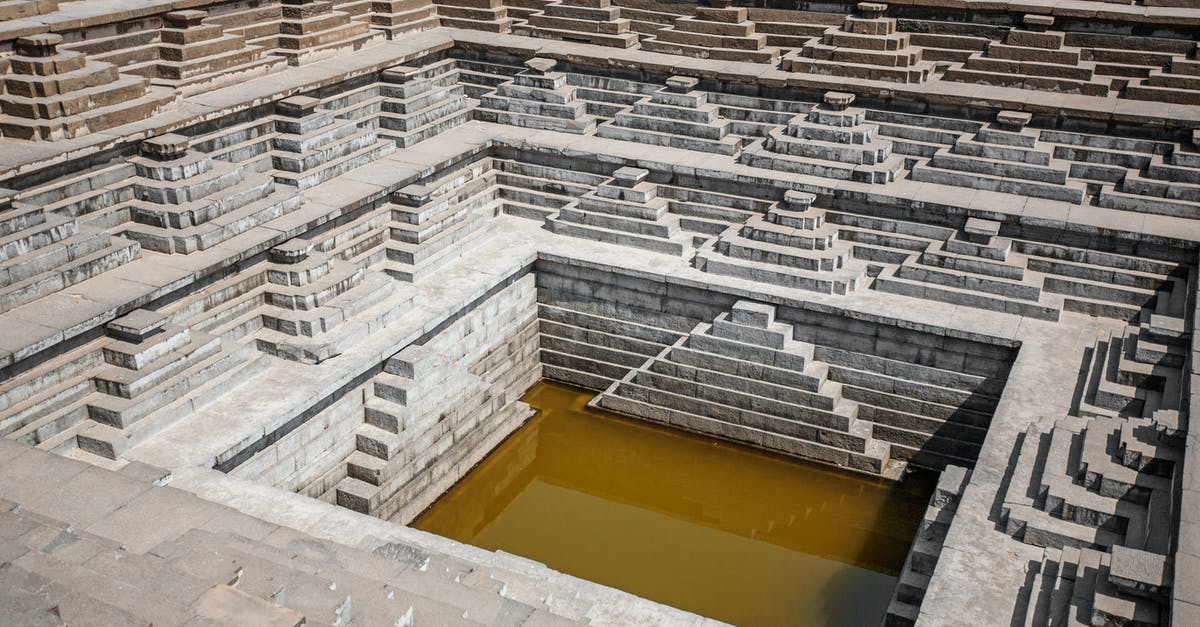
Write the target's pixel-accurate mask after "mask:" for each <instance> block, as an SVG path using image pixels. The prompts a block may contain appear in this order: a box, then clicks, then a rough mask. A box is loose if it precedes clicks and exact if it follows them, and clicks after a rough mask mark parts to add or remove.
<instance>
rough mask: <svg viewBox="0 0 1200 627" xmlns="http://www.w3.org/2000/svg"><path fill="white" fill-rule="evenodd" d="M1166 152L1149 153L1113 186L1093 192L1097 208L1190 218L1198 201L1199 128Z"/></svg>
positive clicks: (1199, 189)
mask: <svg viewBox="0 0 1200 627" xmlns="http://www.w3.org/2000/svg"><path fill="white" fill-rule="evenodd" d="M1190 139H1191V141H1190V142H1184V143H1182V144H1177V145H1175V146H1173V147H1172V148H1171V150H1170V152H1168V153H1167V154H1166V155H1161V154H1151V155H1149V158H1148V160H1147V162H1146V164H1145V167H1144V168H1142V169H1140V171H1133V170H1132V169H1130V170H1128V171H1126V172H1125V173H1124V174H1123V175H1122V176H1121V180H1120V181H1119V182H1118V183H1117V184H1116V185H1105V186H1103V187H1101V189H1100V193H1099V194H1097V197H1096V202H1097V204H1099V205H1100V206H1101V207H1110V208H1113V209H1124V210H1126V211H1136V212H1138V213H1151V214H1155V215H1169V216H1177V217H1191V216H1192V215H1193V214H1194V212H1195V207H1196V203H1200V131H1193V132H1192V137H1191V138H1190Z"/></svg>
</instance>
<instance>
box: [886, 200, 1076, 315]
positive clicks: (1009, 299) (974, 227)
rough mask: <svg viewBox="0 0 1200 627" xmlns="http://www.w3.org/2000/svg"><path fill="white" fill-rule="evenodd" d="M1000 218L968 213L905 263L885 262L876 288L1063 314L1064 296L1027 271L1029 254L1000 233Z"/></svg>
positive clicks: (985, 306) (972, 304)
mask: <svg viewBox="0 0 1200 627" xmlns="http://www.w3.org/2000/svg"><path fill="white" fill-rule="evenodd" d="M999 233H1000V223H999V222H995V221H993V220H983V219H980V218H968V219H967V221H966V223H965V224H964V225H963V228H962V229H959V230H957V231H954V232H953V235H950V236H949V237H947V238H946V239H945V240H944V241H941V242H930V243H929V244H928V246H927V247H926V248H925V250H923V251H920V253H919V254H914V255H910V256H908V257H906V258H905V259H904V260H903V261H902V262H901V263H900V265H899V266H889V267H886V268H884V269H883V270H882V271H881V272H880V273H879V275H878V276H877V277H876V278H875V282H874V283H873V286H874V288H875V289H876V290H879V291H883V292H890V293H893V294H906V295H909V296H915V297H917V298H926V299H929V300H940V301H943V302H948V303H954V304H957V305H965V306H968V307H977V308H980V309H991V310H994V311H1003V312H1007V313H1011V314H1015V315H1020V316H1028V317H1031V318H1038V319H1042V320H1057V319H1058V317H1059V315H1060V313H1061V312H1062V299H1061V297H1056V296H1052V295H1048V294H1045V295H1044V294H1043V290H1042V282H1043V277H1042V275H1041V274H1038V273H1033V272H1026V268H1025V266H1026V263H1027V259H1026V258H1025V256H1024V255H1020V254H1017V253H1012V252H1011V250H1012V241H1011V240H1009V239H1007V238H1003V237H999Z"/></svg>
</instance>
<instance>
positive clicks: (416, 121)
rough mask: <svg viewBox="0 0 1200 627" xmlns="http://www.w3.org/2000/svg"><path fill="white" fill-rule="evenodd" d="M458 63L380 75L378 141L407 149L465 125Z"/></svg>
mask: <svg viewBox="0 0 1200 627" xmlns="http://www.w3.org/2000/svg"><path fill="white" fill-rule="evenodd" d="M457 65H458V62H457V61H455V60H454V59H446V60H444V61H442V62H440V63H435V64H433V65H432V66H426V67H419V68H418V67H407V66H402V65H400V66H396V67H390V68H388V69H386V70H384V71H382V72H380V73H379V80H380V81H381V83H380V85H379V93H380V96H382V97H383V99H384V100H383V103H382V104H381V105H380V112H379V131H378V132H379V137H381V138H383V139H390V140H393V141H395V142H396V145H397V146H398V147H400V148H407V147H409V146H411V145H413V144H416V143H417V142H420V141H423V140H426V139H429V138H430V137H433V136H435V135H437V134H438V133H441V132H444V131H447V130H449V129H451V128H454V127H455V126H458V125H459V124H462V123H464V122H466V121H467V120H468V119H470V117H471V111H470V107H469V104H468V102H467V97H466V96H465V95H464V93H463V86H462V85H461V84H459V71H458V67H457Z"/></svg>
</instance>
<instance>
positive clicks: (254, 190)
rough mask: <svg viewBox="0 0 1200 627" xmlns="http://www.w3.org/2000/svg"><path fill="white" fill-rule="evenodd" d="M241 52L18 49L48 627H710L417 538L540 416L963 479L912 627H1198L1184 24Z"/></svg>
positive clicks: (64, 38) (31, 566)
mask: <svg viewBox="0 0 1200 627" xmlns="http://www.w3.org/2000/svg"><path fill="white" fill-rule="evenodd" d="M252 4H253V6H250V5H246V4H233V5H229V4H219V3H203V2H201V3H199V4H197V3H195V2H187V3H180V2H170V1H167V0H161V1H159V0H155V1H152V2H145V3H140V4H138V6H137V7H132V8H131V6H127V5H129V3H118V2H108V1H106V0H100V1H95V2H92V1H89V2H61V1H60V2H48V1H40V2H32V1H30V2H8V3H0V73H2V77H0V84H2V85H3V87H2V88H0V436H3V437H0V532H2V533H0V539H3V542H0V578H3V579H4V580H5V582H6V584H5V585H3V586H0V590H3V592H2V593H0V596H3V600H2V601H0V610H3V611H5V612H6V613H8V614H7V615H9V616H17V617H19V620H18V622H19V623H20V624H26V623H28V624H42V623H46V624H63V623H79V622H80V617H93V618H96V619H97V620H103V621H106V622H109V623H119V624H151V623H153V624H156V625H167V624H180V625H182V624H203V623H205V622H212V623H223V622H224V623H228V622H232V623H238V624H250V623H253V624H285V623H286V624H289V625H295V624H301V623H302V622H307V623H310V624H316V623H324V622H330V623H334V624H339V625H345V624H399V625H418V624H437V625H442V624H474V623H480V624H495V625H539V624H570V623H584V624H597V625H631V624H683V625H691V624H705V623H708V622H711V621H707V620H706V619H703V618H701V617H697V616H694V615H691V614H687V613H686V612H682V611H679V610H675V609H672V608H668V607H665V606H661V605H658V604H655V603H653V602H650V601H647V600H644V599H638V598H636V597H633V596H631V595H628V594H626V593H623V592H619V591H615V590H611V589H608V588H604V587H602V586H598V585H595V584H591V583H588V582H585V581H581V580H577V579H574V578H572V577H569V576H566V575H563V574H560V573H555V572H553V571H551V570H549V569H548V568H546V567H545V566H543V565H540V564H536V563H532V562H529V561H526V560H523V559H521V558H518V557H515V556H511V555H507V554H503V553H492V552H487V551H483V550H480V549H476V548H472V547H466V546H462V545H459V544H457V543H454V542H452V541H449V540H445V539H442V538H438V537H435V536H431V535H428V534H425V533H422V532H418V531H415V530H413V529H410V528H408V527H406V526H405V525H406V524H407V523H409V522H411V520H412V519H413V518H414V517H415V516H416V515H418V514H419V513H420V512H421V511H422V510H423V509H424V508H425V507H427V506H428V505H429V504H430V503H432V502H433V500H435V499H436V498H437V497H438V496H439V495H440V494H441V493H442V492H443V491H444V490H445V489H446V488H447V487H449V486H450V485H452V484H453V483H454V482H455V481H457V480H458V479H459V478H461V477H462V476H463V475H464V474H465V473H466V472H467V471H468V470H469V469H470V468H471V467H472V466H474V465H475V464H476V463H478V461H479V460H480V459H481V458H482V457H483V456H484V455H486V453H487V452H488V451H489V450H491V448H493V447H494V446H495V445H496V444H497V443H499V442H500V441H502V440H503V439H504V438H505V437H507V436H508V435H509V434H510V433H511V432H512V431H513V430H514V429H516V428H518V427H519V426H520V425H521V424H522V423H523V422H524V421H525V420H527V419H528V417H529V416H530V414H531V410H530V408H529V407H527V406H526V405H525V404H524V403H522V402H520V400H519V399H520V396H521V393H522V392H523V391H524V390H525V389H527V388H528V387H529V386H530V385H531V384H532V383H534V382H536V381H537V380H538V379H540V378H548V379H552V380H556V381H561V382H565V383H570V384H573V385H577V386H580V387H583V388H587V389H590V390H594V391H595V392H597V393H598V395H597V397H596V399H595V401H594V402H595V403H596V404H597V405H599V406H602V407H605V408H609V409H612V410H615V411H619V412H622V413H625V414H628V415H631V416H636V417H639V418H642V419H646V420H651V421H656V422H661V423H667V424H671V425H674V426H676V427H678V428H681V429H685V430H690V431H694V432H697V433H701V434H704V435H706V436H709V437H713V438H723V439H727V440H733V441H738V442H743V443H747V444H750V445H752V446H756V447H759V448H762V449H766V450H770V451H774V452H777V453H782V454H786V455H790V456H794V457H798V458H802V459H808V460H814V461H817V462H820V463H825V464H829V465H832V466H837V467H840V468H842V469H844V470H846V471H847V472H857V473H864V474H867V475H870V476H873V477H878V478H882V479H885V480H889V479H894V478H897V477H900V476H903V474H904V473H905V472H907V471H908V469H909V468H918V467H919V468H926V469H932V470H935V471H937V472H940V473H942V474H941V481H940V483H939V486H938V489H937V490H936V491H935V494H934V496H933V498H932V500H931V502H930V504H929V508H928V510H927V512H926V516H925V520H924V521H923V523H922V526H921V531H920V532H919V534H918V537H917V538H915V539H914V542H913V547H912V550H911V552H910V554H909V556H908V560H907V561H906V564H905V569H904V571H903V572H902V573H901V575H900V577H899V584H898V586H897V588H896V590H895V593H894V595H893V601H892V604H891V607H890V608H889V611H888V614H887V616H886V617H884V618H883V622H884V624H888V625H907V624H914V623H915V624H923V625H959V624H1030V625H1059V624H1121V625H1158V624H1162V625H1166V624H1172V625H1186V624H1192V623H1194V622H1196V621H1197V620H1200V592H1198V590H1200V574H1197V569H1196V565H1197V564H1198V563H1200V562H1198V560H1200V541H1197V539H1196V536H1197V534H1196V533H1195V529H1196V525H1197V524H1200V511H1198V510H1197V507H1198V503H1200V501H1197V497H1196V494H1197V490H1200V484H1198V483H1197V481H1198V480H1197V476H1198V475H1197V473H1196V472H1195V465H1196V458H1195V455H1196V453H1195V450H1196V446H1195V442H1196V438H1197V437H1198V436H1197V435H1195V433H1194V430H1191V429H1190V415H1191V409H1192V408H1193V399H1192V396H1191V391H1192V389H1191V388H1192V384H1193V382H1197V381H1200V379H1197V378H1196V375H1195V367H1194V363H1193V361H1194V356H1195V355H1196V354H1197V352H1196V351H1197V344H1196V343H1195V342H1196V338H1195V334H1194V333H1193V330H1194V323H1195V320H1196V307H1197V302H1198V299H1197V295H1198V285H1197V265H1198V258H1197V250H1198V248H1200V246H1198V244H1200V219H1198V218H1200V191H1198V190H1200V130H1198V129H1200V100H1197V98H1198V97H1200V96H1197V94H1200V84H1198V83H1196V80H1195V77H1196V76H1198V75H1200V70H1198V69H1197V68H1198V67H1200V65H1198V64H1200V60H1198V59H1197V48H1196V44H1195V41H1196V39H1197V34H1200V9H1195V8H1189V7H1187V6H1174V5H1184V4H1187V3H1181V2H1175V3H1172V2H1168V1H1165V0H1164V1H1157V2H1144V3H1139V4H1135V3H1132V2H1128V3H1120V2H1093V1H1089V0H1080V1H1078V2H1053V3H1050V2H1047V3H1038V2H1033V3H1023V4H1018V3H1006V2H986V3H982V2H966V3H965V4H964V3H959V5H956V6H955V7H947V6H945V3H938V2H933V1H929V2H924V1H917V2H906V3H903V4H897V5H893V6H889V5H885V4H878V3H866V2H864V3H859V4H857V5H853V6H852V5H850V4H846V6H845V10H844V11H841V12H837V11H835V7H833V6H832V5H830V6H829V7H825V8H823V9H821V11H816V10H813V11H788V10H780V9H769V10H768V9H760V8H756V7H749V6H733V5H732V3H730V2H727V1H722V2H710V3H706V4H705V6H696V5H693V4H689V3H682V4H680V3H675V4H666V3H634V2H625V1H623V0H612V1H608V0H604V1H599V0H596V1H590V2H584V1H574V0H571V1H563V2H533V1H526V0H520V1H514V2H508V3H497V2H491V1H486V2H481V1H476V0H437V1H436V2H426V1H423V0H414V1H412V2H400V1H396V2H357V1H351V2H330V1H320V0H318V1H310V0H284V1H282V2H265V3H252ZM10 5H11V6H10ZM183 5H187V6H183ZM960 5H961V6H960ZM1129 33H1139V34H1138V35H1131V34H1129ZM168 483H169V485H166V484H168ZM159 521H166V522H165V523H164V522H159ZM251 617H253V618H251ZM967 617H969V618H967Z"/></svg>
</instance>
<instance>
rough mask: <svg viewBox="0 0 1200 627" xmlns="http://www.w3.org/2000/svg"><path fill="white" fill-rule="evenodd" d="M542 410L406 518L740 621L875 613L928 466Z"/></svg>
mask: <svg viewBox="0 0 1200 627" xmlns="http://www.w3.org/2000/svg"><path fill="white" fill-rule="evenodd" d="M591 397H592V394H591V393H590V392H584V391H580V390H576V389H574V388H570V387H566V386H562V385H558V384H552V383H540V384H538V385H536V386H534V387H533V388H532V389H531V390H530V391H529V392H528V393H527V394H526V395H525V397H524V400H525V402H527V403H529V404H530V405H532V406H534V407H536V408H538V409H540V410H541V411H540V413H539V414H538V415H537V416H536V417H534V418H533V419H532V420H530V421H529V423H527V424H526V425H525V426H524V427H522V428H521V429H520V430H518V431H517V432H516V433H515V434H513V436H512V437H510V438H508V439H507V440H505V442H504V443H503V444H501V445H500V446H499V447H497V449H496V450H495V451H494V452H492V454H491V455H489V456H488V457H487V458H486V459H485V460H484V461H483V462H482V463H480V465H479V466H478V467H476V468H475V469H474V470H473V471H471V473H469V474H468V475H467V476H466V477H465V478H464V479H463V480H462V481H460V482H459V483H458V484H457V485H456V486H454V488H452V489H451V490H450V491H449V492H447V493H446V494H445V495H443V496H442V498H441V499H439V500H438V502H437V503H435V504H434V505H433V506H432V507H431V508H430V509H429V510H428V511H426V512H425V513H423V514H422V515H421V516H420V517H419V518H418V519H417V520H416V521H415V522H414V523H413V526H414V527H417V528H419V529H423V530H426V531H430V532H433V533H437V534H440V535H443V536H446V537H449V538H453V539H455V540H459V541H461V542H466V543H469V544H473V545H476V546H479V547H482V548H485V549H489V550H496V549H502V550H504V551H508V552H509V553H515V554H517V555H522V556H525V557H528V558H531V559H534V560H537V561H539V562H543V563H545V564H546V565H548V566H550V567H551V568H554V569H556V570H560V571H562V572H565V573H569V574H572V575H575V576H577V577H581V578H583V579H588V580H591V581H595V582H598V583H602V584H605V585H609V586H613V587H616V588H620V589H622V590H626V591H629V592H632V593H634V594H637V595H640V596H643V597H646V598H649V599H653V600H655V601H659V602H661V603H666V604H668V605H673V606H675V607H679V608H682V609H685V610H689V611H692V612H696V613H698V614H702V615H705V616H710V617H713V618H717V619H720V620H723V621H727V622H731V623H734V624H738V625H747V626H752V625H771V626H776V625H856V626H857V625H877V624H879V621H880V619H881V618H882V617H883V614H884V612H885V610H886V608H887V603H888V600H889V599H890V597H891V593H892V589H893V587H894V586H895V583H896V576H897V575H898V573H899V570H900V567H901V566H902V565H903V562H904V557H905V554H906V553H907V551H908V546H909V544H910V543H911V541H912V538H913V535H914V534H915V533H916V529H917V525H918V523H919V521H920V518H921V515H922V512H923V511H924V509H925V505H926V503H927V501H928V498H929V494H930V492H931V491H932V489H933V483H934V482H935V481H936V476H934V475H932V474H931V473H928V474H926V473H921V474H914V475H910V476H909V477H908V478H907V479H905V481H903V482H901V483H892V482H888V481H883V480H874V479H871V478H867V477H862V476H858V475H853V474H849V473H844V472H839V471H837V470H836V469H831V468H826V467H823V466H819V465H816V464H809V463H803V462H798V461H794V460H790V459H784V458H781V457H777V456H774V455H770V454H767V453H762V452H759V451H756V450H753V449H750V448H747V447H743V446H738V445H733V444H729V443H726V442H718V441H715V440H712V439H709V438H704V437H701V436H696V435H693V434H688V433H683V432H679V431H675V430H673V429H668V428H664V427H659V426H656V425H651V424H647V423H644V422H640V421H635V420H631V419H627V418H623V417H620V416H617V415H615V414H612V413H610V412H605V411H602V410H596V409H592V408H589V407H587V406H586V403H587V402H588V400H590V399H591Z"/></svg>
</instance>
